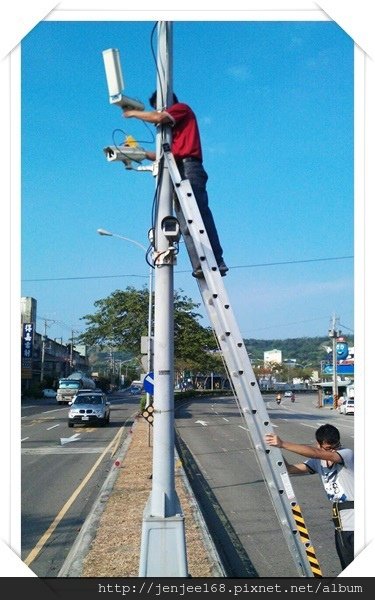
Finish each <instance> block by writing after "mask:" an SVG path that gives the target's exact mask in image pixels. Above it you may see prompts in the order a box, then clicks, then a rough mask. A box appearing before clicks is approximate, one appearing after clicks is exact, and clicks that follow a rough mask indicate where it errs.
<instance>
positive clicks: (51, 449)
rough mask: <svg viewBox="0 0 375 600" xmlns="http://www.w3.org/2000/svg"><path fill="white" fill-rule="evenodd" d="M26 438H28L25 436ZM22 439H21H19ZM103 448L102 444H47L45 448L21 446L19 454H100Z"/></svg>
mask: <svg viewBox="0 0 375 600" xmlns="http://www.w3.org/2000/svg"><path fill="white" fill-rule="evenodd" d="M26 439H28V438H26ZM21 441H22V440H21ZM103 450H105V448H104V446H101V447H98V448H92V447H91V446H88V447H80V448H73V447H72V446H69V447H68V446H47V447H46V448H42V447H39V448H22V450H21V454H27V455H43V454H45V455H49V454H64V456H65V455H66V454H100V452H103Z"/></svg>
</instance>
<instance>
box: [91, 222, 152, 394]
mask: <svg viewBox="0 0 375 600" xmlns="http://www.w3.org/2000/svg"><path fill="white" fill-rule="evenodd" d="M96 231H97V233H98V234H99V235H103V236H108V237H117V238H119V239H121V240H125V241H126V242H131V243H132V244H135V245H136V246H138V248H141V249H142V250H143V251H144V252H146V253H147V248H146V247H145V246H143V245H142V244H141V243H140V242H137V240H133V239H131V238H128V237H126V236H124V235H120V234H119V233H113V232H112V231H107V229H97V230H96ZM153 289H154V268H153V267H152V265H150V270H149V283H148V332H147V371H148V373H150V372H151V371H152V345H151V343H152V342H151V340H152V293H153ZM146 396H147V401H146V406H149V404H150V394H149V393H147V394H146Z"/></svg>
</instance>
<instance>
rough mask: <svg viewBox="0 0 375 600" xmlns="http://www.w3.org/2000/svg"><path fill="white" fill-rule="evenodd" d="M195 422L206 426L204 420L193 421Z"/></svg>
mask: <svg viewBox="0 0 375 600" xmlns="http://www.w3.org/2000/svg"><path fill="white" fill-rule="evenodd" d="M195 422H196V423H199V425H203V427H207V423H206V421H195Z"/></svg>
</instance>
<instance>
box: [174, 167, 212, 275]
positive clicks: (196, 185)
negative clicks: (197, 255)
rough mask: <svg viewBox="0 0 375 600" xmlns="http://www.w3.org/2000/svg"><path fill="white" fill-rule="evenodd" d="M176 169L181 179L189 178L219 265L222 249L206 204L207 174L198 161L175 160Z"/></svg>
mask: <svg viewBox="0 0 375 600" xmlns="http://www.w3.org/2000/svg"><path fill="white" fill-rule="evenodd" d="M177 165H178V169H179V171H180V173H181V177H182V178H183V179H189V181H190V185H191V187H192V189H193V192H194V196H195V198H196V201H197V205H198V208H199V211H200V213H201V217H202V221H203V223H204V226H205V228H206V232H207V235H208V238H209V240H210V244H211V248H212V251H213V253H214V255H215V259H216V262H217V263H218V265H220V263H221V262H223V249H222V247H221V245H220V241H219V236H218V233H217V229H216V225H215V222H214V219H213V216H212V213H211V210H210V208H209V206H208V195H207V190H206V184H207V180H208V175H207V173H206V171H205V170H204V168H203V165H202V163H201V162H199V161H191V160H184V159H183V160H182V161H177Z"/></svg>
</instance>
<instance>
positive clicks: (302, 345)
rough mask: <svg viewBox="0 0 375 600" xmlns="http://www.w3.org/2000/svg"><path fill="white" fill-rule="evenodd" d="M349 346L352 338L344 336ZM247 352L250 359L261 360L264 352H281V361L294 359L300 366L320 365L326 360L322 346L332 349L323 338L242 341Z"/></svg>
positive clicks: (250, 339) (352, 344)
mask: <svg viewBox="0 0 375 600" xmlns="http://www.w3.org/2000/svg"><path fill="white" fill-rule="evenodd" d="M345 339H346V341H347V342H348V345H349V346H354V337H353V336H347V335H346V336H345ZM244 343H245V346H246V348H247V351H248V352H249V353H250V356H251V358H252V359H258V360H263V357H264V352H267V351H269V350H274V349H276V350H281V352H282V357H283V360H287V359H295V360H296V361H297V363H299V364H301V365H307V364H313V365H316V366H319V365H320V361H322V360H324V359H326V358H327V352H326V350H325V349H324V348H323V346H329V347H332V340H330V339H329V338H328V337H327V336H325V337H302V338H288V339H285V340H278V339H273V340H257V339H252V338H249V339H245V340H244Z"/></svg>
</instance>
